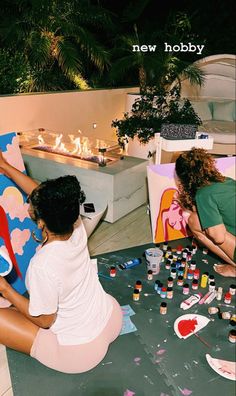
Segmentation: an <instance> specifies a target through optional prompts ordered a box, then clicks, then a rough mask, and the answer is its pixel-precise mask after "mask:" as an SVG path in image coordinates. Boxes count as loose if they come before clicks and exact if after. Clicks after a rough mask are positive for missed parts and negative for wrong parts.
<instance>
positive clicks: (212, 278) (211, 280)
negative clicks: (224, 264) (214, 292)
mask: <svg viewBox="0 0 236 396" xmlns="http://www.w3.org/2000/svg"><path fill="white" fill-rule="evenodd" d="M210 282H215V277H214V275H209V276H208V285H209V284H210Z"/></svg>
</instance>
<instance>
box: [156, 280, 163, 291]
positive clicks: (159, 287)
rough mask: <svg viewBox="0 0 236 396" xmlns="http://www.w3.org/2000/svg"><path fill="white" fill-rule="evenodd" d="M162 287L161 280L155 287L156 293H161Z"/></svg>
mask: <svg viewBox="0 0 236 396" xmlns="http://www.w3.org/2000/svg"><path fill="white" fill-rule="evenodd" d="M162 288H163V283H162V282H159V285H158V289H157V293H158V294H161V289H162Z"/></svg>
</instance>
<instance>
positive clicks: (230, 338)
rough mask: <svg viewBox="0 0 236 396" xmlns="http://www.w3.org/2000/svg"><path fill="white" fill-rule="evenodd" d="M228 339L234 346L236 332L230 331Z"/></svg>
mask: <svg viewBox="0 0 236 396" xmlns="http://www.w3.org/2000/svg"><path fill="white" fill-rule="evenodd" d="M228 339H229V341H230V342H232V344H235V343H236V330H230V332H229V335H228Z"/></svg>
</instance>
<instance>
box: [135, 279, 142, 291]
mask: <svg viewBox="0 0 236 396" xmlns="http://www.w3.org/2000/svg"><path fill="white" fill-rule="evenodd" d="M142 288H143V285H142V282H141V281H140V280H137V281H136V284H135V289H138V291H139V293H140V292H141V291H142Z"/></svg>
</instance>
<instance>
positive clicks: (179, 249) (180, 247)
mask: <svg viewBox="0 0 236 396" xmlns="http://www.w3.org/2000/svg"><path fill="white" fill-rule="evenodd" d="M182 250H183V246H182V245H178V246H177V248H176V253H177V254H178V255H180V254H181V253H182Z"/></svg>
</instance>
